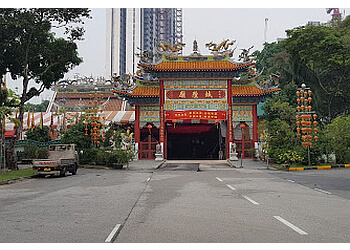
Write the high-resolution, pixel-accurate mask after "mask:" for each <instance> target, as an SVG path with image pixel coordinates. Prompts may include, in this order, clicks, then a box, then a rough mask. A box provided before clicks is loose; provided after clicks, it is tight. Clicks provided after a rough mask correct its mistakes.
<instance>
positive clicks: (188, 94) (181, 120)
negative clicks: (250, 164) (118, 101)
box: [113, 40, 279, 159]
mask: <svg viewBox="0 0 350 250" xmlns="http://www.w3.org/2000/svg"><path fill="white" fill-rule="evenodd" d="M224 42H226V43H224ZM224 42H223V43H221V44H220V46H221V47H220V46H214V48H213V46H212V45H213V44H212V43H210V44H207V45H206V46H207V47H208V48H209V49H210V50H212V55H206V56H202V55H200V54H199V53H198V50H197V45H196V42H194V49H193V51H194V52H193V53H192V54H191V55H189V56H180V55H178V53H177V52H178V51H179V48H178V47H176V45H174V46H173V47H171V46H170V45H168V47H166V46H163V47H161V48H163V50H162V51H158V52H159V54H160V55H158V57H156V56H153V57H152V56H149V54H146V53H144V54H143V56H140V62H139V64H138V67H139V68H140V70H139V71H138V72H137V73H136V76H135V77H134V81H135V85H136V86H135V87H136V88H133V90H131V91H122V90H119V89H114V90H113V92H114V93H115V94H117V95H119V96H120V97H123V98H125V99H126V100H127V101H128V102H129V103H130V104H131V105H134V107H135V125H134V132H135V143H136V145H137V148H138V149H139V151H138V158H139V159H154V158H156V157H157V158H160V159H163V158H164V159H229V158H230V152H232V150H235V149H236V150H237V152H238V153H239V156H240V154H242V153H243V157H246V156H247V155H248V150H249V149H250V148H254V147H255V144H256V143H257V141H258V131H257V124H258V120H257V118H258V117H257V105H258V104H259V102H261V101H263V100H264V99H265V98H266V96H268V95H270V94H271V93H273V92H276V91H278V90H279V89H278V88H277V85H276V83H277V81H278V76H275V78H274V79H273V78H271V81H266V80H265V81H264V82H261V83H258V77H259V76H260V74H258V73H256V70H255V62H254V60H252V59H251V55H248V52H249V50H243V52H242V54H241V55H240V59H241V61H234V60H233V59H232V55H233V51H234V50H228V49H227V48H228V45H232V44H233V43H230V44H227V42H228V40H226V41H224ZM222 44H224V45H225V44H226V47H225V46H222ZM163 45H164V43H163ZM183 45H184V44H180V47H181V46H183ZM214 45H215V44H214ZM169 47H170V49H167V48H169ZM180 49H181V48H180ZM242 124H244V128H242V126H241V125H242ZM242 140H243V141H244V143H242ZM157 145H158V146H157Z"/></svg>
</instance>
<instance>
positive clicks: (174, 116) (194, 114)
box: [165, 110, 226, 120]
mask: <svg viewBox="0 0 350 250" xmlns="http://www.w3.org/2000/svg"><path fill="white" fill-rule="evenodd" d="M165 117H166V120H188V119H203V120H226V111H202V110H184V111H165Z"/></svg>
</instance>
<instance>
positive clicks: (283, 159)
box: [277, 150, 304, 165]
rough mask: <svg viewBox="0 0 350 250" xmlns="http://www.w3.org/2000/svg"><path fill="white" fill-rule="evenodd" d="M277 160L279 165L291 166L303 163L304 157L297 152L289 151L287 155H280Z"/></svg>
mask: <svg viewBox="0 0 350 250" xmlns="http://www.w3.org/2000/svg"><path fill="white" fill-rule="evenodd" d="M277 159H278V161H279V163H285V164H289V165H290V164H295V163H300V162H302V161H303V159H304V157H302V156H301V155H299V154H298V152H297V151H292V150H288V151H287V152H285V153H281V154H279V155H278V158H277Z"/></svg>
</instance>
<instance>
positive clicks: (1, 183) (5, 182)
mask: <svg viewBox="0 0 350 250" xmlns="http://www.w3.org/2000/svg"><path fill="white" fill-rule="evenodd" d="M33 176H34V175H32V176H25V177H20V178H16V179H11V180H4V181H0V186H1V185H6V184H12V183H15V182H20V181H23V180H26V179H32V178H33Z"/></svg>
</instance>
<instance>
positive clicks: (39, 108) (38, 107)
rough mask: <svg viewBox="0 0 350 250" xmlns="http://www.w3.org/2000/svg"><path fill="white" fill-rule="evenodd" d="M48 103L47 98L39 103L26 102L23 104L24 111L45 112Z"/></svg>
mask: <svg viewBox="0 0 350 250" xmlns="http://www.w3.org/2000/svg"><path fill="white" fill-rule="evenodd" d="M49 103H50V101H49V100H44V101H42V102H41V103H39V104H33V103H26V104H24V111H25V112H28V111H34V112H45V111H46V109H47V106H48V105H49Z"/></svg>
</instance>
